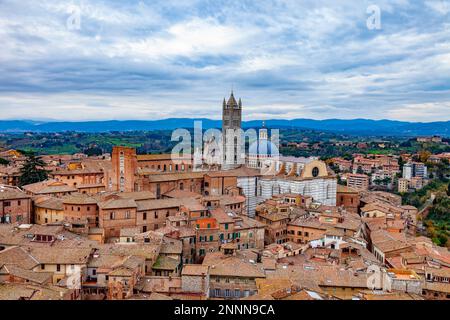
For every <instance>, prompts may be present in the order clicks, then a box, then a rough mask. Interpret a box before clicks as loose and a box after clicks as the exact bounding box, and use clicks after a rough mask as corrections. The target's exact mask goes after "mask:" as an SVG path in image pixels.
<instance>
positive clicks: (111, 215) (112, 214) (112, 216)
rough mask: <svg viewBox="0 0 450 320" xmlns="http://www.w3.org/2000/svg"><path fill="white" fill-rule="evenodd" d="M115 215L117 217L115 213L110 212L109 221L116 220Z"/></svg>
mask: <svg viewBox="0 0 450 320" xmlns="http://www.w3.org/2000/svg"><path fill="white" fill-rule="evenodd" d="M115 215H116V214H115V213H114V211H112V212H110V213H109V219H110V220H114V217H115Z"/></svg>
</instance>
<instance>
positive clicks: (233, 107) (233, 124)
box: [222, 91, 242, 170]
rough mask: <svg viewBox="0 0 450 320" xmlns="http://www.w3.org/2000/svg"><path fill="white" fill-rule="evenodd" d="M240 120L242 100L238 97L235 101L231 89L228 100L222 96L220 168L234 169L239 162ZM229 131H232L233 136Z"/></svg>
mask: <svg viewBox="0 0 450 320" xmlns="http://www.w3.org/2000/svg"><path fill="white" fill-rule="evenodd" d="M241 122H242V101H241V99H240V98H239V102H236V99H235V98H234V94H233V91H231V95H230V98H229V99H228V101H225V98H224V99H223V104H222V141H223V164H222V169H225V170H228V169H234V168H236V167H238V166H239V165H240V164H241V163H240V162H241V161H240V157H241V152H242V150H241V135H240V132H241V130H240V129H241ZM230 133H233V136H231V135H230Z"/></svg>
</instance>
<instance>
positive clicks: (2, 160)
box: [0, 158, 9, 166]
mask: <svg viewBox="0 0 450 320" xmlns="http://www.w3.org/2000/svg"><path fill="white" fill-rule="evenodd" d="M8 164H9V160H6V159H3V158H0V165H4V166H7V165H8Z"/></svg>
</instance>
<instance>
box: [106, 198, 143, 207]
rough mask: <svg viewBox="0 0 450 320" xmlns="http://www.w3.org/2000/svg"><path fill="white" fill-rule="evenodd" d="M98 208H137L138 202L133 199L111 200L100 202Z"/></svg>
mask: <svg viewBox="0 0 450 320" xmlns="http://www.w3.org/2000/svg"><path fill="white" fill-rule="evenodd" d="M98 206H99V207H100V208H101V209H122V208H137V207H138V206H137V204H136V201H134V200H133V199H123V198H117V199H109V200H106V201H103V202H100V203H99V204H98Z"/></svg>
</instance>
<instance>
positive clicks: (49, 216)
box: [34, 197, 64, 224]
mask: <svg viewBox="0 0 450 320" xmlns="http://www.w3.org/2000/svg"><path fill="white" fill-rule="evenodd" d="M63 220H64V206H63V201H62V200H61V199H58V198H52V197H41V198H38V199H35V200H34V221H35V223H36V224H48V223H58V222H62V221H63Z"/></svg>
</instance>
